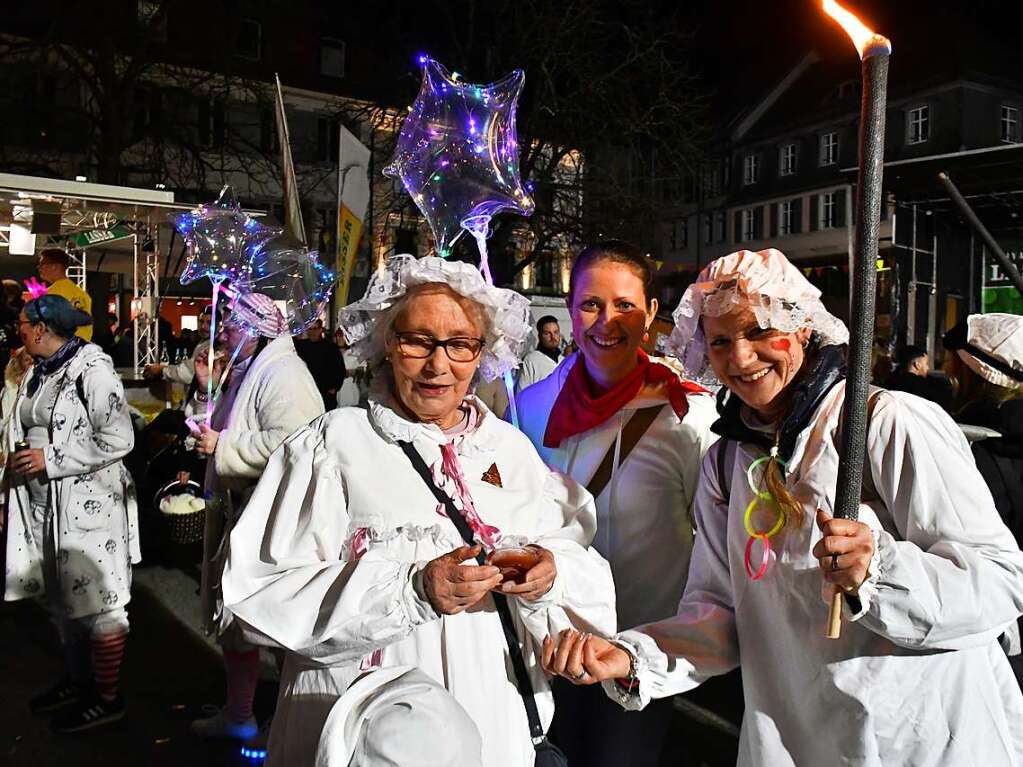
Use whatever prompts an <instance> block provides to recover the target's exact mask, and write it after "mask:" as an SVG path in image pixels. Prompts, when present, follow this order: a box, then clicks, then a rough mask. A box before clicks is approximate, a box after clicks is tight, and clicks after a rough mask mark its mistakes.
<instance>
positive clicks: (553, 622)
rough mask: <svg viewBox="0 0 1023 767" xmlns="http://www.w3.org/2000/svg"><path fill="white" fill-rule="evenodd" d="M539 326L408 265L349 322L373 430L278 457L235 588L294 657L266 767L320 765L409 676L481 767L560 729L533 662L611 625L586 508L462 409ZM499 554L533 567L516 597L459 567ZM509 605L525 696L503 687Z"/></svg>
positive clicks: (300, 445) (321, 435)
mask: <svg viewBox="0 0 1023 767" xmlns="http://www.w3.org/2000/svg"><path fill="white" fill-rule="evenodd" d="M528 322H529V320H528V304H527V302H526V299H524V298H523V297H522V296H519V295H518V294H516V293H514V292H513V291H510V290H503V289H499V288H495V287H493V286H490V285H488V284H486V282H484V280H483V278H482V277H481V276H480V274H479V273H478V272H477V271H476V270H475V269H474V268H473V267H471V266H470V265H468V264H462V263H457V262H447V261H444V260H442V259H438V258H424V259H421V260H418V261H417V260H415V259H413V258H412V257H410V256H399V257H397V258H395V259H392V260H391V261H390V262H388V265H387V269H386V271H381V272H378V273H377V275H376V276H375V277H374V279H373V281H372V282H371V283H370V286H369V288H368V290H367V292H366V296H365V297H364V298H363V299H362V300H361V301H359V302H358V303H356V304H354V305H352V306H349V307H347V308H346V309H345V310H343V311H342V324H343V325H344V326H345V332H346V334H347V336H348V338H349V339H351V340H352V341H353V349H354V350H355V351H356V353H358V354H359V356H360V357H362V358H363V359H367V360H368V361H369V362H370V363H371V364H375V365H378V366H379V369H378V375H377V376H376V380H377V381H378V383H379V384H380V385H379V386H378V389H377V391H375V392H374V393H373V396H372V397H371V401H370V407H369V410H368V412H367V411H365V410H360V409H356V408H342V409H340V410H335V411H332V412H330V413H328V414H327V415H326V416H324V417H323V418H320V419H318V420H317V421H315V422H314V423H312V424H310V425H309V427H307V428H305V429H302V430H301V431H299V432H298V433H297V434H295V435H293V436H292V437H291V438H290V439H289V440H288V441H287V442H286V443H285V444H284V445H283V446H282V447H281V449H280V450H278V451H277V452H276V453H275V454H274V456H273V457H272V458H271V460H270V463H269V464H268V466H267V469H266V472H265V473H264V475H263V479H262V480H261V482H260V484H259V486H258V487H257V488H256V492H255V493H254V495H253V496H252V499H251V501H250V502H249V507H248V510H247V511H246V516H245V517H244V518H243V519H242V520H241V522H240V524H239V525H238V527H236V528H235V531H234V534H233V536H232V539H231V555H230V560H229V563H228V567H227V571H226V572H225V575H224V598H225V601H226V603H227V606H228V608H229V609H230V610H231V611H232V613H233V614H234V615H235V617H236V618H237V619H238V620H239V621H241V622H243V623H244V624H245V626H246V627H247V628H248V629H250V630H251V631H250V633H254V634H257V635H261V636H263V637H265V638H267V639H269V640H271V641H273V642H275V643H278V644H280V645H282V646H284V647H285V648H287V649H288V650H289V653H288V656H287V661H286V662H285V668H284V672H283V674H282V679H281V692H280V698H279V700H278V707H277V715H276V716H275V718H274V723H273V729H272V730H271V733H270V754H269V762H268V763H270V764H272V765H298V764H309V763H311V762H312V759H313V754H314V752H315V749H316V743H317V740H318V738H319V734H320V729H321V728H322V726H323V723H324V720H325V719H326V717H327V714H328V712H329V710H330V707H331V705H332V704H333V702H334V701H335V700H336V699H337V697H338V696H339V695H340V694H341V693H342V692H344V690H345V689H346V688H347V687H348V686H349V685H350V684H351V682H352V681H353V680H354V679H355V678H356V677H357V676H358V675H359V674H360V673H362V672H363V671H366V670H368V669H372V668H387V667H390V666H395V665H410V666H415V667H416V668H418V669H420V670H421V671H423V672H425V673H426V674H428V675H429V676H430V677H432V678H433V679H434V680H436V681H437V682H439V683H441V684H443V685H444V687H445V688H446V689H447V690H448V691H449V692H450V693H451V694H452V695H453V696H454V697H455V699H456V700H457V701H458V703H459V704H460V705H461V706H462V707H463V708H464V709H465V710H466V711H467V712H468V713H469V715H470V716H471V717H472V719H473V721H474V722H475V724H476V726H477V728H478V729H479V731H480V735H481V737H482V741H483V759H482V761H483V764H486V765H488V767H527V766H528V765H531V764H533V761H534V745H533V742H531V727H530V726H529V725H528V724H527V723H528V719H527V713H526V706H524V705H523V704H524V703H527V704H529V703H530V702H532V703H535V707H536V708H537V709H539V720H542V721H539V722H537V725H538V726H540V727H542V728H543V729H546V727H547V725H548V724H549V722H550V718H551V715H552V713H553V710H552V709H553V705H552V700H551V695H550V691H549V687H548V685H547V680H546V678H545V676H544V674H543V671H542V669H541V668H540V662H539V649H540V644H539V643H540V642H541V641H542V639H543V637H544V636H546V634H547V633H548V632H549V631H551V630H555V631H559V630H561V629H562V628H566V627H569V626H572V625H575V626H576V627H579V628H583V629H585V630H596V631H602V632H603V631H605V630H606V627H608V626H612V625H614V587H613V583H612V581H611V577H610V572H609V569H608V567H607V564H606V562H604V560H603V559H602V558H601V557H600V556H599V555H598V554H596V553H595V552H593V551H591V550H589V549H588V548H587V547H588V545H589V542H590V540H591V538H592V537H593V533H594V529H595V514H594V508H593V500H592V498H591V496H590V495H589V494H588V493H587V492H586V491H585V490H584V489H582V488H581V487H579V486H578V485H576V484H575V483H574V482H572V481H571V480H570V479H567V478H565V477H562V476H559V475H557V474H554V473H552V472H551V471H550V470H549V469H548V468H547V467H546V466H545V465H544V463H543V462H542V461H541V460H540V458H539V456H537V454H536V451H535V450H534V449H533V447H532V446H531V445H530V443H529V440H527V439H526V438H525V437H524V436H523V435H522V434H521V433H519V432H518V431H517V430H515V429H514V428H513V427H511V426H510V425H508V424H507V423H504V422H503V421H501V420H500V419H499V418H497V417H496V416H494V415H493V414H492V413H490V412H489V411H488V410H487V409H486V408H485V407H484V406H483V405H482V404H480V402H479V401H478V400H477V399H476V398H475V397H473V396H471V395H470V394H469V389H470V386H471V384H472V382H473V380H474V378H475V377H476V374H477V370H479V372H480V373H481V374H482V375H483V376H484V377H486V378H494V377H496V376H498V375H500V374H502V373H503V372H504V371H506V370H508V369H510V368H511V367H512V366H513V365H514V364H515V363H516V361H517V358H518V355H519V353H521V349H522V345H523V343H524V342H525V339H526V336H527V333H528ZM417 462H418V463H419V464H420V465H419V468H418V469H417V468H416V463H417ZM425 464H429V468H427V467H426V465H425ZM419 472H422V473H419ZM428 482H429V485H428ZM441 500H442V501H443V502H440V503H439V501H441ZM456 518H457V519H464V521H465V524H464V525H463V527H462V530H463V532H462V533H461V534H460V532H459V529H458V528H457V527H456V524H457V522H456ZM470 529H471V532H470ZM466 537H471V539H472V540H474V541H475V542H476V543H478V544H479V545H474V546H473V547H469V546H468V545H466V544H465V539H466ZM507 544H513V545H523V544H528V545H529V546H532V547H533V548H532V549H530V550H529V551H528V554H529V558H530V559H531V560H532V561H533V562H534V564H533V566H532V567H530V568H529V569H528V570H527V571H526V572H524V573H520V575H521V577H517V578H512V577H510V578H509V580H508V581H504V582H502V571H501V570H499V569H498V568H497V567H494V566H489V565H478V566H477V565H475V564H473V563H471V562H469V563H467V562H466V560H470V559H471V558H472V557H474V556H476V555H477V554H478V553H479V551H480V547H481V546H482V547H483V548H485V549H491V550H492V549H494V548H496V547H500V546H502V545H507ZM507 574H508V575H509V576H511V575H512V573H511V571H510V570H509V571H507ZM518 581H521V583H520V582H518ZM491 591H500V592H502V593H501V594H500V595H494V596H492V595H491ZM505 599H506V602H505ZM502 605H504V606H505V607H507V608H508V611H509V612H510V618H509V621H510V623H511V624H513V625H512V626H511V627H512V629H513V631H514V634H515V635H516V636H517V643H521V656H522V657H523V658H524V660H525V668H526V669H528V672H525V673H526V674H527V677H526V679H527V680H528V685H529V686H530V687H531V688H532V690H533V692H534V694H533V695H526V696H525V697H523V696H520V691H521V690H520V688H519V687H518V686H517V684H516V678H515V676H513V675H512V674H511V673H510V670H509V660H510V659H511V661H512V663H514V658H515V655H514V654H512V653H510V651H509V647H508V644H507V642H506V637H505V634H504V631H503V629H502V618H501V617H500V616H499V613H498V612H497V611H495V610H501V609H502V607H501V606H502ZM513 641H515V640H513ZM534 731H535V730H534ZM541 737H542V736H541ZM540 745H541V748H542V747H543V744H542V743H541V744H540Z"/></svg>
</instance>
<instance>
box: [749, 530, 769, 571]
mask: <svg viewBox="0 0 1023 767" xmlns="http://www.w3.org/2000/svg"><path fill="white" fill-rule="evenodd" d="M757 539H759V540H760V542H761V543H762V544H763V553H762V554H761V556H760V567H759V568H758V569H757V571H756V572H753V564H752V559H753V543H754V542H755V541H756V540H757ZM770 561H771V540H770V538H768V537H767V536H766V535H764V534H763V533H760V534H757V535H751V536H750V538H749V540H748V541H746V575H748V576H749V578H750V580H754V581H759V580H760V579H761V578H763V577H764V573H766V572H767V565H768V564H769V563H770Z"/></svg>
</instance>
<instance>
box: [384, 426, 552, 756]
mask: <svg viewBox="0 0 1023 767" xmlns="http://www.w3.org/2000/svg"><path fill="white" fill-rule="evenodd" d="M398 445H399V446H400V447H401V449H402V451H403V452H404V453H405V455H406V456H407V457H408V459H409V461H410V462H411V463H412V467H413V468H414V469H415V470H416V473H417V474H418V475H419V476H420V477H421V478H422V480H423V482H425V483H426V486H427V487H429V488H430V491H431V492H432V493H433V496H434V498H436V499H437V500H438V501H439V502H440V503H442V504H444V507H445V508H446V509H447V512H448V517H449V518H450V519H451V521H452V522H454V524H455V527H456V528H458V534H459V535H461V536H462V540H463V541H465V542H466V543H467V544H468V545H470V546H474V545H476V539H475V537H474V536H473V532H472V528H471V527H469V523H468V522H466V521H465V517H464V516H462V512H461V511H459V509H458V507H457V506H455V504H454V503H453V502H452V501H451V499H450V498H449V497H448V496H447V494H445V493H444V492H443V491H442V490H441V489H440V488H439V487H437V486H436V485H435V484H434V483H433V478H432V477H431V476H430V469H429V467H428V466H427V465H426V461H424V460H423V457H422V456H421V455H419V453H418V452H417V451H416V449H415V448H414V447H412V443H411V442H399V443H398ZM476 561H477V562H479V563H480V564H481V565H482V564H485V563H486V557H484V555H483V553H482V552H480V554H479V555H478V556H477V557H476ZM491 596H492V597H493V598H494V606H495V607H496V608H497V614H498V615H499V616H500V618H501V627H502V628H503V629H504V639H505V641H506V642H507V643H508V656H509V657H510V658H511V662H512V669H513V670H514V671H515V681H516V683H517V685H518V688H519V695H521V696H522V704H523V705H524V706H525V707H526V718H527V719H528V720H529V734H530V735H531V736H532V738H533V745H534V746H538V745H540V744H541V743H543V742H544V741H545V740H546V736H545V735H544V731H543V725H542V724H541V723H540V713H539V712H538V711H537V709H536V700H535V699H534V698H533V685H532V683H531V682H530V681H529V673H528V672H527V671H526V663H525V661H524V660H523V659H522V649H521V647H520V646H519V635H518V633H516V631H515V624H514V622H513V621H512V615H511V610H510V609H509V607H508V598H507V597H506V596H505V595H504V594H499V593H497V592H491Z"/></svg>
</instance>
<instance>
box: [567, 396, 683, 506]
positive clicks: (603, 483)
mask: <svg viewBox="0 0 1023 767" xmlns="http://www.w3.org/2000/svg"><path fill="white" fill-rule="evenodd" d="M663 409H664V405H655V406H653V407H645V408H641V409H639V410H637V411H635V412H634V413H633V414H632V416H631V417H630V418H629V422H628V423H627V424H625V428H623V429H622V439H621V444H620V445H619V446H618V465H619V466H621V465H622V464H623V463H625V459H626V458H628V457H629V453H631V452H632V448H634V447H635V446H636V445H637V444H638V443H639V440H640V439H641V438H642V437H643V435H644V434H646V431H647V429H649V428H650V424H652V423H653V422H654V420H655V419H656V418H657V415H658V413H660V412H661V410H663ZM615 442H617V439H613V440H611V445H610V447H608V449H607V452H606V453H605V454H604V460H602V461H601V462H600V466H598V467H597V470H596V471H595V472H594V473H593V477H591V478H590V481H589V482H587V483H586V489H587V490H589V491H590V495H592V496H593V497H594V499H596V498H599V497H600V494H601V493H602V492H604V488H605V487H607V483H608V482H610V481H611V475H612V474H613V473H614V460H615Z"/></svg>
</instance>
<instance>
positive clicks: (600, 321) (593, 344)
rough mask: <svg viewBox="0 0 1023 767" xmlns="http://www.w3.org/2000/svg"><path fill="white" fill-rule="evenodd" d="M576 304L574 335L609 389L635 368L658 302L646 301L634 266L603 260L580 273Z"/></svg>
mask: <svg viewBox="0 0 1023 767" xmlns="http://www.w3.org/2000/svg"><path fill="white" fill-rule="evenodd" d="M571 301H572V304H571V307H570V310H571V314H572V337H573V338H574V339H575V342H576V343H577V344H578V346H579V351H580V352H581V353H582V355H583V359H584V360H585V361H586V370H587V372H588V373H589V374H590V377H591V378H593V380H594V381H595V382H596V383H597V384H599V385H600V386H601V387H603V388H604V389H609V388H611V387H612V386H614V385H615V384H616V383H618V382H619V381H620V380H622V379H623V378H625V377H626V376H627V375H628V374H629V373H630V372H631V371H632V370H633V368H635V367H636V363H637V359H638V357H637V352H638V350H639V345H640V344H641V343H642V342H643V335H644V334H645V333H646V330H647V328H648V327H649V326H650V323H651V322H653V319H654V315H655V314H656V313H657V299H656V298H655V299H653V300H651V301H650V302H649V304H648V303H647V297H646V294H645V293H644V290H643V280H642V279H641V278H640V277H639V275H638V274H637V273H636V271H635V270H634V269H632V268H631V267H630V266H628V265H627V264H622V263H618V262H615V261H610V260H601V261H596V262H594V263H593V264H592V265H590V266H589V267H588V268H586V269H585V270H584V271H582V272H580V273H579V274H578V276H577V277H576V280H575V285H574V287H573V291H572V296H571Z"/></svg>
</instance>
